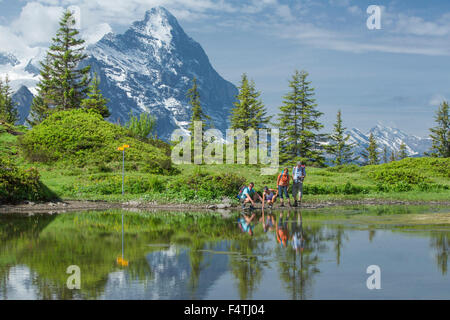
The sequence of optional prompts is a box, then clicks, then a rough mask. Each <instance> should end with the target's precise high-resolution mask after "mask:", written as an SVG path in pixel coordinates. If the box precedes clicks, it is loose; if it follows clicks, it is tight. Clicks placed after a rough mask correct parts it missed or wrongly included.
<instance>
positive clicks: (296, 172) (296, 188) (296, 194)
mask: <svg viewBox="0 0 450 320" xmlns="http://www.w3.org/2000/svg"><path fill="white" fill-rule="evenodd" d="M305 177H306V170H305V165H302V163H301V162H300V161H299V162H297V165H296V166H295V167H294V168H293V169H292V179H293V182H292V197H293V198H294V207H297V205H298V202H300V204H301V203H302V196H303V180H305ZM297 199H298V202H297Z"/></svg>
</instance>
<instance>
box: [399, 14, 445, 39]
mask: <svg viewBox="0 0 450 320" xmlns="http://www.w3.org/2000/svg"><path fill="white" fill-rule="evenodd" d="M440 20H441V21H439V20H438V21H436V22H431V21H425V20H424V19H423V18H421V17H415V16H407V15H405V14H399V15H398V17H397V19H396V21H397V23H396V26H395V31H396V32H399V33H405V34H412V35H418V36H446V35H449V34H450V20H449V19H448V18H447V19H440Z"/></svg>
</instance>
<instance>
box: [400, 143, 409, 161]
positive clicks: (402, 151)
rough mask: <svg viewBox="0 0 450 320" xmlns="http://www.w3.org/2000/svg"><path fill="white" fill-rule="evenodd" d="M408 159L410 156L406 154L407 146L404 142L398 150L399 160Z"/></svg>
mask: <svg viewBox="0 0 450 320" xmlns="http://www.w3.org/2000/svg"><path fill="white" fill-rule="evenodd" d="M406 157H408V154H407V153H406V144H405V143H404V142H402V143H401V144H400V148H399V150H398V158H399V159H400V160H402V159H405V158H406Z"/></svg>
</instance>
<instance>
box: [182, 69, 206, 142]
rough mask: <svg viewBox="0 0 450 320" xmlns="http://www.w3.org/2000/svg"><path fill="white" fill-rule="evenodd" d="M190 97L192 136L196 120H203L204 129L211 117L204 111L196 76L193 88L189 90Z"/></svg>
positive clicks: (190, 127) (193, 80)
mask: <svg viewBox="0 0 450 320" xmlns="http://www.w3.org/2000/svg"><path fill="white" fill-rule="evenodd" d="M187 96H188V98H189V104H190V105H191V107H192V116H191V123H190V124H189V131H190V132H191V136H194V121H201V122H202V124H203V126H202V129H203V131H204V130H205V129H206V128H207V126H208V125H209V122H210V120H211V118H210V117H209V116H208V115H207V114H205V113H204V112H203V109H202V106H201V104H200V93H199V92H198V87H197V79H196V78H195V77H194V78H193V79H192V88H190V89H189V90H188V92H187Z"/></svg>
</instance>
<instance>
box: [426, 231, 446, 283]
mask: <svg viewBox="0 0 450 320" xmlns="http://www.w3.org/2000/svg"><path fill="white" fill-rule="evenodd" d="M430 245H431V247H432V248H434V249H435V250H436V256H435V257H436V258H435V259H436V264H437V265H438V267H439V269H440V270H441V272H442V274H443V275H445V274H447V263H448V255H449V251H450V237H449V234H448V233H438V234H432V235H431V238H430Z"/></svg>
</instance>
